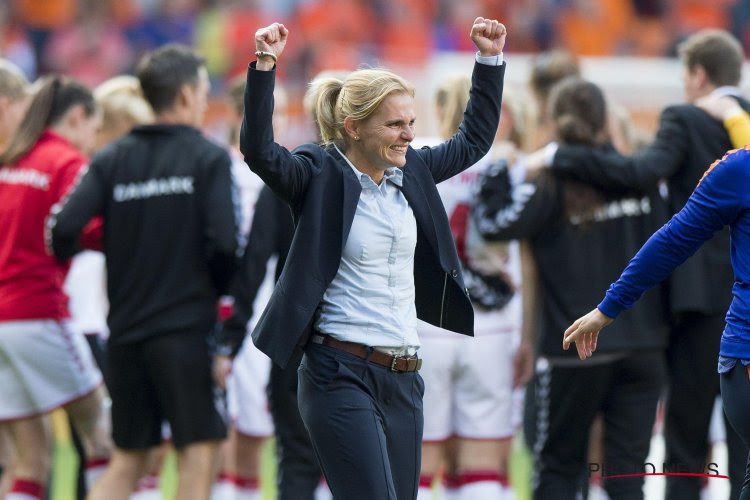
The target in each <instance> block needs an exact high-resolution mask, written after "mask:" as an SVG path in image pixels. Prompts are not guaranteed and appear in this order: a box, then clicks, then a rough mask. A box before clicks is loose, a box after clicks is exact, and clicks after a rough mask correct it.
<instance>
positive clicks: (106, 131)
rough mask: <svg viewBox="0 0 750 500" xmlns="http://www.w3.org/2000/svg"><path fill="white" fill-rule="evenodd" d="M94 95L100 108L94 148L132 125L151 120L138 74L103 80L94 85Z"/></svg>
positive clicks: (148, 105)
mask: <svg viewBox="0 0 750 500" xmlns="http://www.w3.org/2000/svg"><path fill="white" fill-rule="evenodd" d="M94 99H96V102H97V103H98V104H99V107H100V108H101V110H102V126H101V127H100V128H99V130H98V131H97V137H96V149H97V150H98V149H101V148H102V147H104V146H105V145H107V144H109V143H111V142H114V141H115V140H117V139H119V138H120V137H122V136H124V135H125V134H126V133H128V132H130V129H132V128H133V127H135V126H136V125H145V124H148V123H153V121H154V111H153V109H151V105H150V104H149V103H148V101H147V100H146V98H145V97H144V96H143V91H142V90H141V84H140V82H139V81H138V78H136V77H135V76H133V75H120V76H115V77H113V78H110V79H109V80H107V81H105V82H104V83H102V84H101V85H99V86H97V87H96V88H95V89H94Z"/></svg>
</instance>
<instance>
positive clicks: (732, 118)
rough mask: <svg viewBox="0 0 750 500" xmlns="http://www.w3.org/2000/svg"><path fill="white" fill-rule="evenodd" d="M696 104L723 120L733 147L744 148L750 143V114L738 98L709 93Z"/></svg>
mask: <svg viewBox="0 0 750 500" xmlns="http://www.w3.org/2000/svg"><path fill="white" fill-rule="evenodd" d="M695 105H696V106H698V107H699V108H701V109H702V110H703V111H705V112H706V113H708V114H709V115H711V116H712V117H713V118H715V119H717V120H721V122H722V123H723V124H724V128H725V129H727V133H728V134H729V138H730V139H731V141H732V146H733V147H735V148H742V147H745V146H746V145H748V144H750V115H748V113H747V112H746V111H745V110H744V109H742V106H740V103H739V102H738V101H737V99H735V98H733V97H731V96H728V95H725V96H716V95H711V94H709V95H707V96H704V97H701V98H700V99H698V100H696V101H695Z"/></svg>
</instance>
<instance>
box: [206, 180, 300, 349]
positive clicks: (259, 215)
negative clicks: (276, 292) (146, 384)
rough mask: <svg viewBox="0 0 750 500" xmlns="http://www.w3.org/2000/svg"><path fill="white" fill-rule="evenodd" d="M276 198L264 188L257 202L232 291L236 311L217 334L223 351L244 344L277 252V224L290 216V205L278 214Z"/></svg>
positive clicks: (238, 347) (237, 347) (280, 223)
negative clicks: (271, 262)
mask: <svg viewBox="0 0 750 500" xmlns="http://www.w3.org/2000/svg"><path fill="white" fill-rule="evenodd" d="M275 208H276V200H275V196H274V194H273V193H272V192H271V191H270V190H269V189H268V188H264V189H262V190H261V192H260V195H259V197H258V202H257V203H256V205H255V215H254V216H253V223H252V226H251V227H250V234H249V236H248V243H247V246H246V247H245V251H244V254H243V256H242V260H241V263H240V269H239V272H238V273H237V274H236V275H235V277H234V279H233V282H232V288H231V290H230V292H231V295H232V297H233V298H234V311H233V313H232V315H231V316H230V317H229V318H227V320H226V321H225V322H224V324H223V325H222V327H221V330H220V331H219V333H218V342H217V343H218V345H219V349H220V352H223V353H226V354H229V355H231V356H235V355H236V354H237V352H239V350H240V347H241V346H242V342H243V339H244V338H245V333H246V331H247V323H248V322H249V321H250V318H252V316H253V305H254V302H255V297H256V295H257V294H258V290H259V289H260V286H261V284H262V283H263V280H264V279H265V277H266V263H267V262H268V259H270V258H271V256H272V255H273V254H274V253H275V252H276V249H277V246H278V245H277V243H276V240H277V238H278V236H277V232H278V229H277V226H280V225H283V222H284V221H281V220H278V219H277V218H278V217H279V216H284V215H285V216H286V218H288V219H291V217H292V216H291V213H289V209H288V208H287V210H286V213H285V214H283V215H282V214H279V213H275V212H274V211H275Z"/></svg>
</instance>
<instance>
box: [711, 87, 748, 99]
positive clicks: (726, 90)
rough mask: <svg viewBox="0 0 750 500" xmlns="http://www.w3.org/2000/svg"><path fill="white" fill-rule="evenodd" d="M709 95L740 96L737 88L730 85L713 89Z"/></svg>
mask: <svg viewBox="0 0 750 500" xmlns="http://www.w3.org/2000/svg"><path fill="white" fill-rule="evenodd" d="M711 95H714V96H725V95H731V96H735V97H739V96H740V95H741V93H740V89H739V88H737V87H734V86H732V85H724V86H722V87H717V88H715V89H714V90H713V91H712V92H711Z"/></svg>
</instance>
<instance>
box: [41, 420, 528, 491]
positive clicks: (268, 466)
mask: <svg viewBox="0 0 750 500" xmlns="http://www.w3.org/2000/svg"><path fill="white" fill-rule="evenodd" d="M57 434H58V438H57V439H56V441H55V452H54V453H55V457H54V466H53V467H54V469H53V479H52V495H51V498H52V500H75V471H76V466H77V464H78V457H77V456H76V453H75V449H74V448H73V443H72V442H71V441H70V438H69V436H68V435H67V434H66V433H65V432H64V431H63V432H58V433H57ZM273 453H274V450H273V441H269V442H268V443H267V445H266V447H265V449H264V450H263V462H262V466H261V467H262V470H261V484H262V487H263V499H264V500H273V499H274V498H276V487H275V484H276V483H275V475H276V465H275V460H274V456H273ZM530 478H531V457H530V455H529V453H528V450H526V449H525V448H524V447H523V445H522V444H521V439H516V440H515V443H514V446H513V452H512V455H511V478H510V480H511V483H512V484H513V485H514V487H515V489H516V498H517V500H529V499H530V498H531V494H530V486H529V484H530ZM175 486H176V473H175V461H174V455H173V454H170V455H169V456H168V458H167V461H166V462H165V464H164V469H163V472H162V478H161V487H162V492H163V496H164V498H165V499H171V498H174V492H175Z"/></svg>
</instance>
